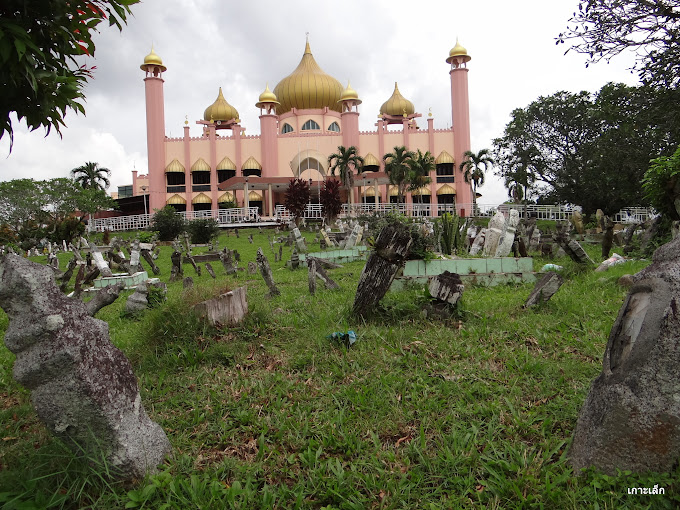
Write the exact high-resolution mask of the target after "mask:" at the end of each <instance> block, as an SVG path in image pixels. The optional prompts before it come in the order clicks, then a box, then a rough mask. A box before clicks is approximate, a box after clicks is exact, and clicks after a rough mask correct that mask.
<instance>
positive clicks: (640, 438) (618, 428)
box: [569, 238, 680, 475]
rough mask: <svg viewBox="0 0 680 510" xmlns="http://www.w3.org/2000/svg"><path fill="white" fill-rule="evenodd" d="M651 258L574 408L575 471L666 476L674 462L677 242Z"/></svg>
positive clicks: (679, 375) (679, 347)
mask: <svg viewBox="0 0 680 510" xmlns="http://www.w3.org/2000/svg"><path fill="white" fill-rule="evenodd" d="M652 261H653V262H652V264H651V265H650V266H648V267H646V268H645V269H643V270H642V271H640V272H639V273H637V274H636V275H635V276H633V286H632V287H631V288H630V291H629V293H628V296H627V297H626V299H625V300H624V302H623V305H622V306H621V309H620V310H619V314H618V317H617V318H616V320H615V322H614V325H613V326H612V329H611V333H610V334H609V340H608V342H607V347H606V349H605V353H604V361H603V364H602V365H603V366H602V373H601V374H600V375H599V376H598V377H597V378H596V379H595V381H593V384H592V385H591V387H590V391H589V393H588V397H587V398H586V401H585V404H584V405H583V408H582V409H581V413H580V415H579V418H578V422H577V424H576V429H575V432H574V440H573V443H572V446H571V449H570V451H569V457H570V461H571V465H572V466H573V468H574V469H575V470H579V469H581V468H585V467H589V466H594V467H596V468H597V469H599V470H601V471H603V472H605V473H607V474H611V475H614V474H616V472H617V470H626V471H633V472H635V473H642V472H648V471H652V472H670V471H671V470H672V469H673V468H674V466H676V465H677V462H678V458H680V399H679V398H678V395H680V313H679V311H678V310H679V309H680V304H679V303H678V301H679V300H680V298H679V297H678V296H680V238H676V239H674V240H673V241H671V242H669V243H668V244H665V245H663V246H661V247H660V248H659V249H657V250H656V252H655V253H654V255H653V258H652Z"/></svg>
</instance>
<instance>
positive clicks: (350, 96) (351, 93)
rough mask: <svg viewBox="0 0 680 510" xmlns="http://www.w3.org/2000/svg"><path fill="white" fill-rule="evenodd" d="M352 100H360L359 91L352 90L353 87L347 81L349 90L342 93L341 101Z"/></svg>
mask: <svg viewBox="0 0 680 510" xmlns="http://www.w3.org/2000/svg"><path fill="white" fill-rule="evenodd" d="M350 100H354V101H357V100H359V94H357V91H356V90H354V89H353V88H352V86H351V85H350V84H349V80H347V88H346V89H345V90H343V91H342V95H341V96H340V101H350Z"/></svg>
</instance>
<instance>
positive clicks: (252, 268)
mask: <svg viewBox="0 0 680 510" xmlns="http://www.w3.org/2000/svg"><path fill="white" fill-rule="evenodd" d="M255 273H257V264H255V262H253V261H252V260H251V261H250V262H248V274H255Z"/></svg>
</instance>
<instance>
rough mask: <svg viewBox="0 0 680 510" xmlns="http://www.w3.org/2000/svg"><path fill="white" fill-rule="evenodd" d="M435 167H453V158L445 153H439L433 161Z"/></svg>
mask: <svg viewBox="0 0 680 510" xmlns="http://www.w3.org/2000/svg"><path fill="white" fill-rule="evenodd" d="M434 163H435V165H446V164H448V165H453V164H454V161H453V156H452V155H451V154H449V153H448V152H446V151H441V152H440V153H439V156H437V159H435V160H434Z"/></svg>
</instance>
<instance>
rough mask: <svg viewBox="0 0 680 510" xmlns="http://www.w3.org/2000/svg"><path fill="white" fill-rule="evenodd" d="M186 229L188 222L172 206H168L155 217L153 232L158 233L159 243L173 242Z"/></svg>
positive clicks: (152, 225) (152, 226)
mask: <svg viewBox="0 0 680 510" xmlns="http://www.w3.org/2000/svg"><path fill="white" fill-rule="evenodd" d="M185 229H186V221H184V218H183V217H182V216H181V215H180V214H177V211H175V208H174V207H172V206H170V205H166V206H165V207H164V208H163V209H161V210H160V211H156V213H155V214H154V215H153V219H152V221H151V230H153V231H154V232H158V240H159V241H172V240H173V239H176V238H177V237H178V236H179V235H180V234H181V233H182V232H184V230H185Z"/></svg>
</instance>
